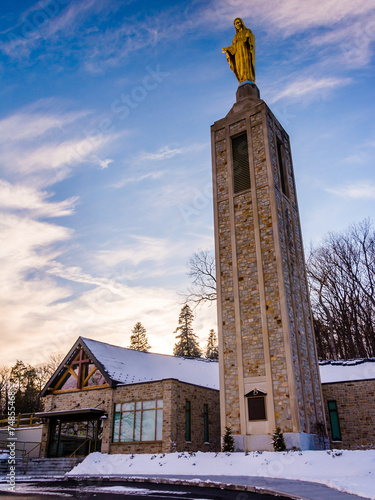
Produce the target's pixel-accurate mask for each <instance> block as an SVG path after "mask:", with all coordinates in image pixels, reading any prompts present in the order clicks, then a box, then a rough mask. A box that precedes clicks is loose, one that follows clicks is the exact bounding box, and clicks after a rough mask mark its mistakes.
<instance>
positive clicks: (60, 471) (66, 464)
mask: <svg viewBox="0 0 375 500" xmlns="http://www.w3.org/2000/svg"><path fill="white" fill-rule="evenodd" d="M84 458H85V457H77V458H76V461H75V465H77V464H79V463H80V462H82V460H83V459H84ZM9 467H10V465H9V464H8V460H4V459H3V460H0V478H1V479H3V478H4V477H5V476H6V475H7V474H8V473H9V470H10V468H9ZM15 467H16V470H15V472H16V475H19V476H22V475H27V476H31V477H34V476H63V475H64V474H65V473H66V472H69V471H71V470H72V468H73V462H72V461H70V459H69V457H64V458H30V459H29V461H28V463H27V464H26V462H22V459H20V458H19V459H16V464H15Z"/></svg>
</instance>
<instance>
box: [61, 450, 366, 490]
mask: <svg viewBox="0 0 375 500" xmlns="http://www.w3.org/2000/svg"><path fill="white" fill-rule="evenodd" d="M121 474H123V475H129V474H130V475H132V476H152V475H157V474H163V475H166V474H173V475H177V476H181V477H183V476H185V475H189V476H190V475H195V474H196V475H197V476H198V475H200V476H202V475H206V476H221V475H222V476H263V477H275V478H284V479H301V480H304V481H313V482H317V483H322V484H325V485H327V486H331V487H332V488H336V489H337V490H339V491H345V492H347V493H354V494H357V495H360V496H363V497H365V498H371V499H375V450H366V451H357V450H355V451H349V450H343V451H341V450H340V451H339V450H333V451H331V450H329V451H289V452H285V453H284V452H278V453H273V452H266V451H265V452H252V453H201V452H198V453H187V452H185V453H170V454H166V455H164V454H162V455H160V454H158V455H148V454H144V455H106V454H102V453H91V455H89V456H88V457H87V458H86V459H85V460H84V461H83V462H82V463H81V464H79V465H77V466H76V467H75V468H74V469H73V470H72V471H71V472H70V473H68V475H72V476H76V475H85V476H87V475H94V476H111V475H121Z"/></svg>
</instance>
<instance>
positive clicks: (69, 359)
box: [41, 337, 219, 396]
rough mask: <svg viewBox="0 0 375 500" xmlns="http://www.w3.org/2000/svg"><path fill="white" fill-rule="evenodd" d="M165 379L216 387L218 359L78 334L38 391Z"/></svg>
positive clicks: (217, 381)
mask: <svg viewBox="0 0 375 500" xmlns="http://www.w3.org/2000/svg"><path fill="white" fill-rule="evenodd" d="M80 352H81V354H79V353H80ZM82 352H84V354H82ZM83 364H86V365H87V368H86V371H85V372H84V371H83V370H81V366H80V365H83ZM100 374H101V375H100ZM166 379H176V380H179V381H180V382H186V383H188V384H193V385H198V386H201V387H208V388H210V389H217V390H218V389H219V363H218V362H217V361H215V360H207V359H197V358H182V357H179V356H170V355H167V354H155V353H151V352H141V351H136V350H134V349H128V348H126V347H119V346H115V345H111V344H107V343H104V342H99V341H97V340H92V339H88V338H85V337H79V338H78V340H77V341H76V343H75V344H74V346H73V347H72V348H71V350H70V351H69V353H68V354H67V355H66V356H65V358H64V360H63V361H62V363H61V364H60V366H59V368H57V370H56V372H55V373H54V375H53V376H52V377H51V379H50V380H49V381H48V382H47V384H46V386H45V387H44V389H43V390H42V393H41V394H42V395H43V396H44V395H45V394H47V393H49V392H51V391H56V390H65V389H80V388H82V387H86V386H92V385H95V384H99V385H102V386H103V384H106V385H107V387H108V386H110V387H115V386H117V385H128V384H138V383H142V382H155V381H160V380H166Z"/></svg>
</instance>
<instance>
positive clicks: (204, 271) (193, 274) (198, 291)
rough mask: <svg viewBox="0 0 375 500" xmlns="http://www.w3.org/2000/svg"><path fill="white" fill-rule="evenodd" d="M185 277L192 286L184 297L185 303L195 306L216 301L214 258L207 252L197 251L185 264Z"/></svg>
mask: <svg viewBox="0 0 375 500" xmlns="http://www.w3.org/2000/svg"><path fill="white" fill-rule="evenodd" d="M187 268H188V272H187V275H188V276H189V278H190V279H191V283H192V286H191V287H190V288H188V290H187V293H186V294H185V295H184V297H185V303H186V304H187V303H193V304H195V306H198V305H201V304H204V303H206V302H208V303H212V302H214V301H215V300H216V297H217V295H216V271H215V257H214V256H213V255H212V253H211V252H209V251H208V250H199V251H198V252H196V253H194V254H193V255H192V257H190V259H189V260H188V262H187Z"/></svg>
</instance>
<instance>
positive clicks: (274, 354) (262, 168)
mask: <svg viewBox="0 0 375 500" xmlns="http://www.w3.org/2000/svg"><path fill="white" fill-rule="evenodd" d="M211 141H212V165H213V186H214V187H213V189H214V220H215V253H216V266H217V292H218V331H219V353H220V354H219V362H220V398H221V400H220V406H221V423H222V428H223V429H224V426H226V425H228V426H229V427H231V429H232V433H233V435H234V438H235V443H236V448H237V450H245V451H250V450H267V449H269V450H272V444H271V434H272V433H273V432H274V430H275V428H276V427H280V428H281V430H282V432H283V433H284V437H285V441H286V444H287V448H291V447H293V446H296V447H297V448H301V449H314V448H322V447H324V445H325V436H326V429H325V416H324V409H323V404H322V401H323V399H322V393H321V385H320V377H319V369H318V362H317V355H316V347H315V339H314V333H313V326H312V313H311V306H310V301H309V295H308V288H307V280H306V272H305V263H304V252H303V246H302V235H301V227H300V220H299V213H298V204H297V197H296V188H295V180H294V173H293V165H292V156H291V149H290V142H289V137H288V134H287V133H286V132H285V130H284V129H283V127H282V126H281V125H280V123H279V122H278V121H277V119H276V118H275V116H274V115H273V114H272V112H271V111H270V109H269V108H268V106H267V105H266V104H265V102H264V101H262V100H261V99H260V96H259V90H258V88H257V86H256V85H255V84H254V83H252V82H249V81H246V82H243V83H241V84H240V86H239V87H238V90H237V94H236V103H235V104H234V105H233V107H232V109H231V110H230V111H229V113H228V114H227V116H226V117H225V118H222V119H221V120H218V121H217V122H215V123H214V125H212V127H211Z"/></svg>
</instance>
